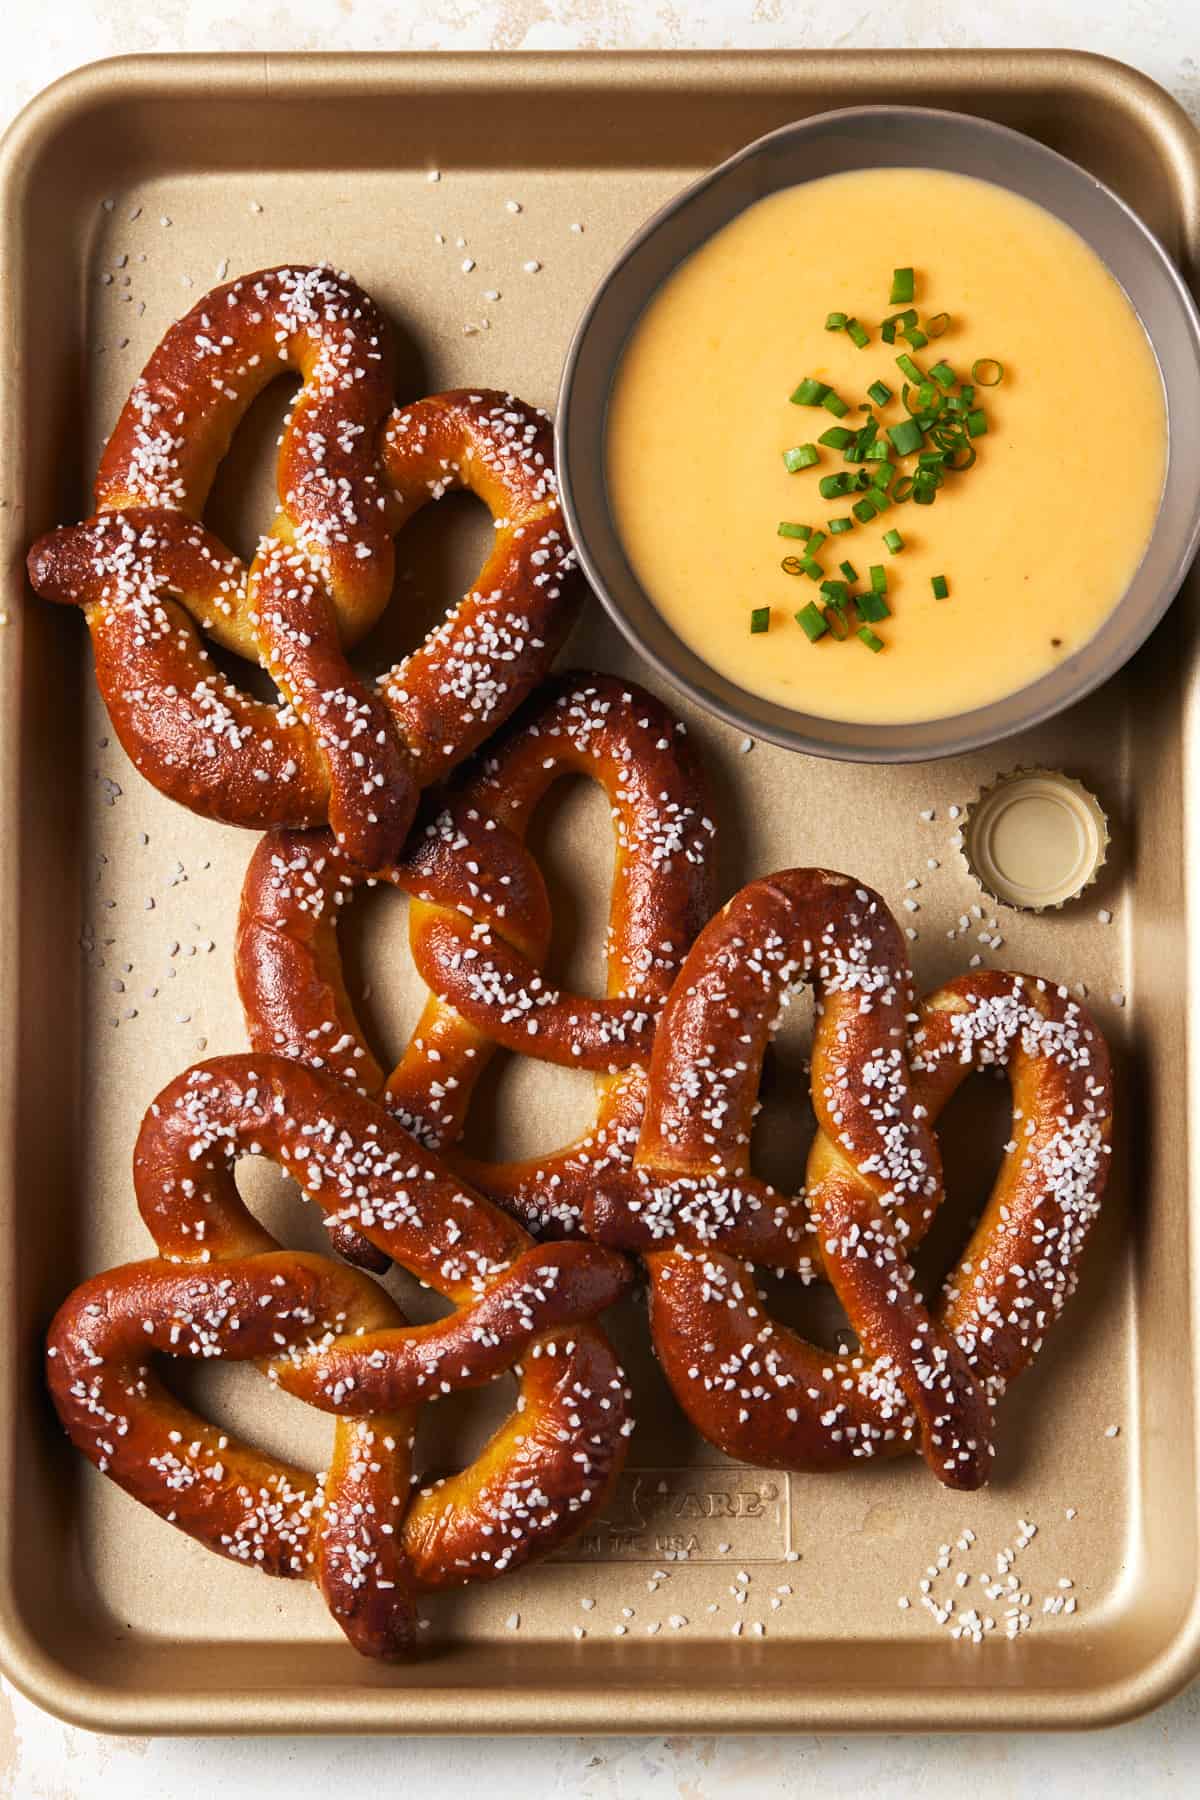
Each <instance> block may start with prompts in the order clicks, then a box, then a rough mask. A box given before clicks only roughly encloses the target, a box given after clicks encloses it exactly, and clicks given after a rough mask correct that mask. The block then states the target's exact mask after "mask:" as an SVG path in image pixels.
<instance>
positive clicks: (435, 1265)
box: [47, 1056, 632, 1656]
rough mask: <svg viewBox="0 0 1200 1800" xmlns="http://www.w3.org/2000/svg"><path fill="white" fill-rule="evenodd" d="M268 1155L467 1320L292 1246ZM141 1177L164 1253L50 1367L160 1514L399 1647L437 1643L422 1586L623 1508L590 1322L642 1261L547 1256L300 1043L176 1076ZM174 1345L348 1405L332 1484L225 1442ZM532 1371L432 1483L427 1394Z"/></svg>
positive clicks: (142, 1198) (68, 1423) (375, 1650)
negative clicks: (275, 1203)
mask: <svg viewBox="0 0 1200 1800" xmlns="http://www.w3.org/2000/svg"><path fill="white" fill-rule="evenodd" d="M243 1153H249V1154H264V1155H267V1156H269V1157H271V1158H272V1159H273V1160H274V1161H276V1162H277V1163H278V1164H279V1165H280V1166H281V1167H282V1168H283V1169H285V1170H286V1171H287V1172H288V1173H289V1174H291V1175H293V1176H295V1178H296V1179H297V1180H298V1181H299V1182H300V1183H301V1184H302V1186H303V1188H304V1190H305V1192H306V1193H307V1194H308V1195H309V1197H310V1198H312V1199H313V1200H315V1201H316V1202H317V1204H318V1205H319V1206H321V1207H322V1208H324V1209H325V1210H326V1211H335V1212H337V1213H338V1214H339V1215H340V1216H341V1217H343V1218H346V1219H351V1220H353V1222H354V1225H355V1228H356V1229H357V1230H358V1231H360V1232H363V1233H365V1234H366V1235H367V1237H369V1238H370V1240H371V1241H372V1242H373V1243H375V1244H377V1245H379V1246H380V1248H382V1249H384V1250H386V1252H387V1254H388V1255H389V1256H390V1257H394V1258H395V1260H396V1261H397V1262H399V1263H402V1264H403V1265H404V1266H405V1267H406V1268H408V1269H410V1270H411V1271H412V1272H413V1273H414V1274H415V1275H417V1276H418V1277H419V1278H420V1279H421V1280H422V1281H423V1282H426V1283H427V1284H428V1285H429V1286H431V1287H433V1288H435V1289H436V1290H437V1291H438V1292H440V1293H442V1294H444V1295H445V1296H446V1297H447V1298H448V1299H450V1300H452V1301H453V1302H454V1305H455V1308H456V1310H455V1311H454V1312H452V1313H451V1314H450V1315H449V1316H448V1317H447V1318H445V1319H440V1320H438V1321H437V1322H436V1323H434V1324H429V1325H421V1326H409V1325H407V1324H406V1322H405V1319H404V1316H403V1314H402V1313H401V1312H400V1311H399V1309H398V1308H397V1307H396V1305H395V1304H394V1302H393V1301H392V1300H391V1299H390V1298H389V1296H388V1295H387V1294H386V1293H384V1291H383V1290H382V1288H380V1287H378V1286H377V1285H376V1284H375V1283H374V1282H373V1281H371V1280H369V1279H368V1278H367V1277H366V1276H365V1275H362V1274H360V1273H358V1272H357V1271H356V1270H352V1269H347V1268H345V1267H344V1266H343V1265H341V1264H338V1263H334V1262H331V1261H330V1260H329V1259H328V1258H326V1257H321V1256H311V1255H307V1254H302V1253H299V1252H293V1251H289V1250H285V1249H283V1248H282V1247H281V1246H280V1245H279V1244H278V1243H277V1242H276V1241H275V1239H274V1238H273V1237H271V1236H270V1234H269V1233H268V1232H266V1231H265V1230H263V1228H262V1227H261V1226H260V1225H259V1224H258V1223H257V1222H256V1221H255V1220H254V1219H253V1218H252V1217H251V1215H250V1213H249V1212H248V1211H247V1209H246V1207H245V1205H244V1204H243V1202H242V1200H241V1199H240V1197H239V1195H238V1191H237V1187H236V1185H235V1181H234V1173H233V1168H234V1162H235V1159H236V1158H237V1157H238V1156H239V1155H241V1154H243ZM134 1180H135V1184H136V1188H137V1196H138V1204H139V1206H140V1208H141V1212H142V1216H143V1218H144V1219H145V1221H146V1224H147V1225H148V1226H149V1228H150V1231H151V1233H152V1234H153V1236H154V1238H155V1241H156V1242H157V1244H158V1247H159V1252H160V1254H159V1256H158V1258H156V1259H152V1260H150V1261H146V1262H138V1263H128V1264H126V1265H125V1266H124V1267H123V1268H118V1269H110V1270H109V1271H108V1272H107V1273H106V1274H103V1275H96V1276H93V1278H92V1279H91V1280H90V1281H87V1282H85V1283H84V1284H83V1286H82V1287H80V1288H77V1289H76V1290H75V1292H74V1293H73V1294H72V1295H71V1296H70V1297H69V1299H67V1300H66V1301H65V1303H64V1304H63V1306H62V1308H61V1309H60V1311H59V1313H58V1315H57V1317H56V1319H55V1320H54V1323H53V1325H52V1327H51V1330H50V1336H49V1351H48V1356H49V1361H48V1365H47V1368H48V1375H49V1382H50V1389H51V1393H52V1395H53V1397H54V1402H55V1405H56V1406H57V1408H58V1412H59V1416H60V1418H61V1419H62V1422H63V1424H64V1425H65V1427H66V1429H67V1432H68V1433H69V1435H70V1437H71V1438H72V1440H73V1441H74V1443H75V1444H76V1445H77V1447H78V1448H79V1449H80V1450H82V1451H83V1453H84V1455H85V1456H87V1457H89V1458H90V1460H91V1461H92V1462H94V1463H95V1464H96V1466H97V1467H98V1468H99V1469H101V1470H102V1471H103V1472H104V1473H105V1474H107V1475H109V1476H111V1477H112V1479H113V1480H114V1481H116V1482H118V1483H119V1484H120V1486H121V1487H123V1488H124V1489H125V1490H126V1491H127V1492H128V1493H130V1494H132V1495H133V1496H134V1498H135V1499H137V1500H140V1501H141V1502H142V1503H143V1505H145V1506H148V1507H150V1508H151V1510H152V1511H154V1512H156V1513H158V1514H159V1515H160V1516H161V1517H165V1518H167V1519H169V1520H170V1521H171V1522H172V1523H173V1524H175V1525H178V1526H179V1527H181V1529H182V1530H184V1531H186V1532H188V1533H189V1535H190V1536H192V1537H194V1538H197V1539H199V1541H200V1542H201V1543H204V1544H206V1545H207V1546H208V1547H209V1548H210V1549H212V1550H216V1551H218V1552H219V1553H220V1554H222V1555H224V1556H228V1557H231V1558H233V1559H234V1560H235V1561H238V1562H243V1563H247V1564H253V1565H256V1566H257V1567H259V1568H261V1569H264V1570H265V1571H266V1572H267V1573H268V1574H271V1575H286V1576H295V1577H300V1578H301V1579H307V1580H312V1581H315V1582H317V1584H318V1585H319V1587H320V1589H321V1591H322V1593H323V1594H324V1597H325V1599H326V1602H327V1603H328V1605H329V1608H330V1610H331V1612H332V1613H333V1615H334V1617H335V1618H336V1619H337V1621H338V1623H339V1624H340V1625H341V1627H342V1629H343V1630H344V1631H345V1633H346V1635H347V1637H348V1638H349V1639H350V1641H351V1643H352V1644H354V1646H355V1647H356V1649H358V1650H360V1651H362V1652H364V1654H366V1655H369V1656H391V1655H395V1654H398V1653H399V1652H401V1651H403V1650H404V1649H405V1648H406V1647H408V1646H409V1645H410V1644H411V1642H412V1639H413V1629H414V1624H415V1609H414V1601H415V1596H416V1595H417V1594H418V1593H419V1592H420V1591H421V1590H422V1589H432V1588H441V1587H447V1586H451V1585H459V1584H462V1583H466V1582H473V1581H480V1580H491V1579H494V1578H495V1577H496V1576H498V1575H501V1574H503V1573H504V1572H505V1571H506V1570H511V1569H515V1568H518V1567H520V1566H521V1565H522V1564H524V1563H526V1562H528V1561H529V1560H530V1559H531V1558H533V1557H536V1556H542V1555H544V1554H546V1553H547V1552H548V1551H549V1550H551V1549H553V1548H554V1546H555V1545H556V1544H559V1543H561V1542H562V1541H563V1540H564V1539H565V1538H567V1537H569V1536H570V1535H572V1534H573V1533H574V1532H575V1531H576V1530H578V1528H579V1527H580V1526H581V1525H582V1524H583V1523H584V1522H585V1521H586V1520H587V1519H588V1517H589V1516H590V1515H591V1514H592V1513H593V1512H594V1511H595V1510H596V1508H597V1507H598V1506H600V1505H602V1504H603V1501H604V1499H605V1496H606V1494H607V1491H608V1489H609V1486H610V1484H611V1482H612V1481H613V1479H614V1478H615V1476H616V1474H617V1471H618V1470H619V1468H620V1466H621V1464H622V1462H623V1460H624V1450H625V1439H626V1437H627V1435H628V1434H629V1432H630V1431H631V1430H632V1422H631V1421H630V1420H629V1418H628V1417H627V1411H626V1401H627V1398H628V1396H627V1393H626V1390H625V1389H624V1386H623V1382H622V1375H621V1370H620V1367H619V1365H618V1364H617V1362H616V1360H615V1358H614V1357H613V1354H612V1351H611V1350H610V1348H609V1345H608V1342H607V1339H606V1338H605V1337H604V1335H603V1333H602V1332H601V1331H600V1330H599V1329H598V1327H597V1326H595V1325H594V1324H590V1323H587V1321H589V1320H591V1319H593V1318H594V1317H595V1316H596V1314H598V1313H599V1312H600V1311H601V1310H602V1309H603V1308H604V1307H606V1306H608V1305H609V1304H611V1302H612V1301H613V1300H615V1299H616V1298H617V1297H618V1296H619V1295H620V1294H621V1292H622V1291H623V1290H624V1288H625V1287H626V1285H627V1280H628V1269H627V1266H626V1265H625V1263H624V1260H623V1259H622V1258H621V1257H619V1256H617V1255H615V1254H614V1253H612V1252H611V1251H606V1250H602V1249H600V1248H599V1247H598V1246H595V1245H591V1244H586V1243H582V1242H581V1243H575V1244H558V1245H549V1246H544V1247H538V1246H535V1245H534V1244H532V1243H531V1242H530V1239H529V1238H528V1237H527V1236H526V1234H525V1233H524V1232H523V1231H522V1230H521V1228H520V1226H519V1225H517V1224H516V1223H515V1222H514V1221H513V1220H511V1219H509V1218H507V1217H506V1216H505V1215H504V1214H503V1213H501V1212H498V1211H497V1210H496V1209H495V1208H494V1207H492V1206H491V1205H490V1204H489V1203H488V1202H487V1201H486V1200H483V1199H481V1198H480V1197H479V1196H477V1195H473V1194H472V1193H470V1191H469V1190H467V1189H466V1188H465V1187H464V1186H463V1185H462V1183H460V1182H459V1181H457V1180H456V1179H455V1178H454V1177H453V1176H452V1175H451V1174H450V1173H449V1172H448V1171H447V1170H446V1169H445V1168H444V1166H443V1165H442V1164H441V1163H439V1162H438V1160H437V1159H436V1158H435V1157H433V1156H431V1155H430V1153H429V1152H428V1151H426V1150H423V1149H421V1148H420V1147H419V1146H418V1145H416V1144H414V1143H413V1141H412V1140H411V1138H409V1137H408V1136H407V1135H406V1133H405V1132H404V1131H403V1130H402V1129H401V1128H400V1126H398V1125H397V1123H396V1122H395V1120H394V1119H393V1118H392V1117H391V1116H390V1115H389V1114H388V1113H387V1112H385V1111H384V1110H383V1108H382V1107H380V1106H378V1105H377V1104H375V1103H374V1102H373V1101H371V1100H368V1099H364V1098H362V1097H361V1096H358V1095H355V1094H352V1093H350V1092H348V1090H347V1089H346V1088H345V1087H344V1086H342V1085H341V1084H340V1083H338V1082H335V1081H333V1080H332V1079H331V1078H329V1077H328V1076H322V1075H320V1074H317V1073H315V1072H313V1071H311V1070H308V1069H304V1068H302V1067H301V1066H300V1065H299V1064H297V1063H292V1062H287V1061H284V1060H283V1059H281V1058H278V1057H259V1058H256V1057H251V1056H228V1057H222V1058H218V1059H216V1060H214V1061H212V1062H208V1063H203V1064H201V1065H199V1066H198V1067H197V1068H195V1069H192V1070H190V1071H189V1072H188V1073H187V1074H185V1075H182V1076H180V1077H179V1078H178V1079H177V1080H176V1081H174V1082H172V1083H171V1085H170V1086H169V1087H167V1088H166V1089H164V1091H163V1092H162V1093H161V1094H160V1095H159V1097H158V1099H157V1100H156V1101H155V1103H154V1105H153V1106H152V1107H151V1108H150V1111H149V1112H148V1114H147V1115H146V1119H145V1122H144V1123H143V1126H142V1130H141V1134H140V1136H139V1138H138V1143H137V1148H136V1151H135V1154H134ZM151 1353H161V1354H165V1355H169V1356H185V1357H188V1356H192V1357H226V1358H232V1359H234V1360H237V1361H247V1360H252V1361H255V1362H257V1363H258V1364H259V1367H260V1368H261V1369H262V1370H263V1372H264V1373H265V1374H266V1375H267V1376H268V1378H269V1379H270V1380H271V1381H273V1382H275V1383H277V1384H278V1385H279V1386H280V1387H281V1388H284V1389H286V1390H287V1392H288V1393H290V1394H294V1395H296V1396H297V1397H299V1398H300V1399H302V1400H306V1401H307V1402H308V1403H309V1405H311V1406H315V1407H319V1408H320V1409H321V1410H322V1411H324V1412H328V1413H332V1414H333V1415H334V1418H335V1420H336V1424H335V1429H334V1447H333V1454H332V1456H331V1459H330V1463H329V1467H328V1469H327V1470H326V1471H325V1472H324V1473H323V1474H321V1475H318V1476H316V1477H315V1478H314V1477H313V1476H312V1475H311V1474H309V1473H307V1472H306V1471H304V1470H302V1469H298V1468H295V1467H293V1466H292V1465H290V1464H288V1463H284V1462H280V1461H279V1460H278V1459H275V1458H272V1457H269V1456H267V1455H265V1454H263V1453H262V1452H260V1451H258V1450H255V1449H253V1448H251V1447H250V1446H249V1445H247V1444H244V1443H240V1442H237V1441H236V1440H233V1439H231V1438H229V1437H228V1436H226V1435H225V1434H224V1433H222V1432H219V1431H218V1430H217V1429H216V1428H215V1427H214V1426H212V1425H210V1424H208V1423H207V1422H206V1421H205V1420H203V1419H202V1418H199V1417H198V1416H197V1415H196V1414H194V1413H192V1412H190V1411H188V1410H187V1409H186V1408H185V1407H183V1406H182V1405H180V1404H179V1402H178V1401H176V1400H175V1399H174V1398H173V1396H172V1395H171V1394H170V1393H169V1392H168V1391H167V1389H166V1388H165V1387H164V1386H163V1385H162V1383H161V1381H160V1379H159V1377H158V1376H157V1375H156V1374H155V1372H154V1370H153V1368H152V1367H151V1363H150V1355H151ZM509 1370H513V1371H514V1372H515V1373H516V1374H517V1376H518V1377H519V1386H520V1393H519V1398H518V1400H517V1404H516V1410H515V1411H514V1412H513V1414H512V1416H511V1417H510V1418H509V1420H508V1421H507V1423H506V1424H505V1425H503V1426H502V1427H501V1428H500V1430H499V1431H498V1432H497V1433H496V1434H495V1436H494V1437H493V1438H492V1439H491V1441H490V1442H489V1443H488V1444H487V1445H486V1446H485V1448H484V1449H483V1451H482V1452H481V1453H480V1455H479V1457H478V1458H477V1459H476V1461H475V1462H474V1463H473V1464H472V1465H471V1466H470V1467H469V1468H467V1469H465V1470H464V1471H463V1472H462V1473H461V1474H458V1475H455V1476H453V1477H451V1478H449V1479H446V1480H444V1481H439V1482H437V1483H436V1484H434V1485H433V1486H431V1487H427V1488H424V1489H418V1488H417V1486H416V1485H415V1478H414V1477H413V1475H412V1443H413V1434H414V1429H415V1423H416V1418H417V1412H418V1409H419V1408H420V1406H421V1404H422V1403H423V1402H425V1401H427V1400H432V1399H436V1398H439V1397H441V1396H442V1395H444V1394H449V1393H453V1392H455V1391H456V1390H458V1389H461V1388H473V1387H480V1386H483V1385H484V1384H485V1383H487V1382H489V1381H491V1380H492V1379H494V1378H495V1377H496V1376H497V1375H500V1374H503V1373H505V1372H506V1371H509Z"/></svg>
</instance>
